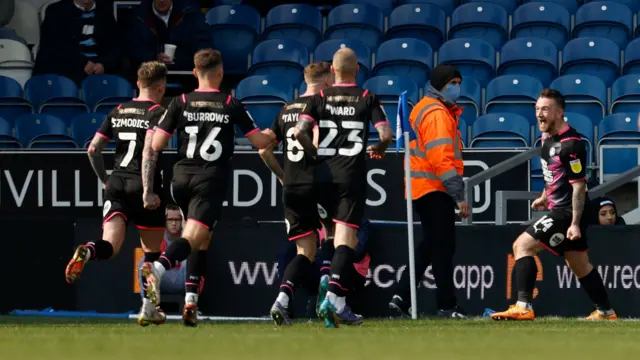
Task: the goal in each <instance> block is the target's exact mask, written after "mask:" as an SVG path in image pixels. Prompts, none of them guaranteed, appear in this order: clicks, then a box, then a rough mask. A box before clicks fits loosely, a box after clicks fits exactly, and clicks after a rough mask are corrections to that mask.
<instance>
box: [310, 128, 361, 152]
mask: <svg viewBox="0 0 640 360" xmlns="http://www.w3.org/2000/svg"><path fill="white" fill-rule="evenodd" d="M341 124H342V127H343V128H344V129H350V130H351V131H350V132H349V135H348V136H347V140H348V141H350V142H352V143H353V146H352V147H350V148H339V149H335V148H330V147H329V145H331V143H332V142H333V140H335V138H336V136H337V135H338V125H337V124H336V123H335V122H334V121H331V120H320V122H319V126H320V128H323V129H329V133H328V134H327V136H325V138H324V139H322V141H321V142H320V144H319V146H318V155H321V156H335V155H336V152H337V153H338V155H343V156H356V155H358V154H360V153H361V152H362V149H364V140H362V137H361V135H360V134H361V132H363V131H364V125H365V124H364V123H362V122H359V121H343V122H342V123H341Z"/></svg>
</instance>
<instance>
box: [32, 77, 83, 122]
mask: <svg viewBox="0 0 640 360" xmlns="http://www.w3.org/2000/svg"><path fill="white" fill-rule="evenodd" d="M24 92H25V95H26V97H27V99H28V100H29V102H31V104H32V105H33V107H34V109H35V110H36V111H37V112H39V113H41V114H49V115H52V116H54V117H56V118H58V119H61V120H63V121H64V122H66V123H67V124H69V123H70V122H71V119H73V117H74V116H76V115H78V114H82V113H87V112H89V111H90V110H89V107H88V106H87V105H86V104H85V103H84V102H83V101H82V100H81V99H80V96H79V95H80V94H79V91H78V87H77V86H76V84H75V83H74V82H73V81H71V80H70V79H68V78H66V77H63V76H58V75H37V76H34V77H32V78H31V79H29V80H28V81H27V83H26V84H25V86H24Z"/></svg>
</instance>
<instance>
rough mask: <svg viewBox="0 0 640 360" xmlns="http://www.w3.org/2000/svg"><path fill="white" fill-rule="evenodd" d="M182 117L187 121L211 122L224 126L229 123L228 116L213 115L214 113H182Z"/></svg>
mask: <svg viewBox="0 0 640 360" xmlns="http://www.w3.org/2000/svg"><path fill="white" fill-rule="evenodd" d="M182 116H184V117H185V118H186V119H187V121H211V122H217V123H222V124H228V123H229V115H228V114H219V113H212V112H206V113H205V112H197V113H193V112H188V111H185V112H184V113H182Z"/></svg>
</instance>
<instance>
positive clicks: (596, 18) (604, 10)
mask: <svg viewBox="0 0 640 360" xmlns="http://www.w3.org/2000/svg"><path fill="white" fill-rule="evenodd" d="M632 29H633V13H632V12H631V9H629V7H628V6H626V5H624V4H621V3H618V2H615V1H593V2H588V3H586V4H584V5H582V6H580V8H579V9H578V12H577V13H576V20H575V26H574V28H573V37H605V38H607V39H610V40H612V41H613V42H614V43H616V45H618V47H619V48H621V49H623V48H624V47H625V46H627V43H629V40H631V36H632V33H631V31H632Z"/></svg>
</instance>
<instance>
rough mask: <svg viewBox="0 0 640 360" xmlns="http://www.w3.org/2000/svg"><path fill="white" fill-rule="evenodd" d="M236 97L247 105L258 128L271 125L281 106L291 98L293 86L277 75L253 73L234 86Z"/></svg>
mask: <svg viewBox="0 0 640 360" xmlns="http://www.w3.org/2000/svg"><path fill="white" fill-rule="evenodd" d="M235 96H236V98H237V99H238V100H240V101H242V103H243V104H244V105H245V106H246V107H247V110H248V111H249V113H251V114H252V117H253V118H254V119H256V124H257V125H258V127H260V128H266V127H271V124H272V123H273V121H274V119H275V118H276V116H277V115H278V113H279V112H280V110H282V107H283V106H284V105H286V104H287V103H289V102H291V101H292V100H293V86H291V85H290V84H287V83H286V82H282V81H280V79H279V77H277V76H269V75H254V76H249V77H246V78H244V79H243V80H242V81H240V83H238V86H237V87H236V94H235Z"/></svg>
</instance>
